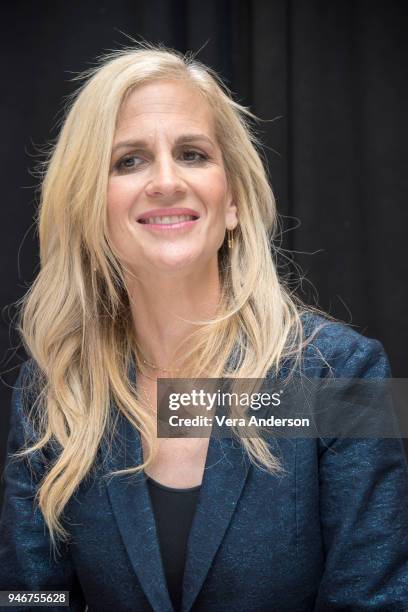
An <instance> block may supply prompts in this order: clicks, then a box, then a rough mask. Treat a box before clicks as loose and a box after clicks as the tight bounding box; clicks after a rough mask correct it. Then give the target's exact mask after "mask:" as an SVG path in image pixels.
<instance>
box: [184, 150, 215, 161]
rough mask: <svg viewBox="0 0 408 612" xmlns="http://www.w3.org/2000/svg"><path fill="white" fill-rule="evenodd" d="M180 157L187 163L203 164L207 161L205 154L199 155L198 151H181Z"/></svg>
mask: <svg viewBox="0 0 408 612" xmlns="http://www.w3.org/2000/svg"><path fill="white" fill-rule="evenodd" d="M181 156H182V158H183V161H185V162H188V163H195V162H204V161H207V160H208V159H209V158H208V155H206V154H205V153H199V152H198V151H194V150H190V149H189V150H186V151H183V152H182V154H181Z"/></svg>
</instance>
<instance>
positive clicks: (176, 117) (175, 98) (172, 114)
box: [116, 80, 215, 135]
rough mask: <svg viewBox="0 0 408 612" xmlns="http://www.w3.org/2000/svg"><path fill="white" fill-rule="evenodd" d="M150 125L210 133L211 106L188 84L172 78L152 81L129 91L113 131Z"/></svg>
mask: <svg viewBox="0 0 408 612" xmlns="http://www.w3.org/2000/svg"><path fill="white" fill-rule="evenodd" d="M153 124H154V125H156V126H157V124H159V125H161V126H163V127H164V126H165V127H177V126H180V128H182V129H184V128H186V127H188V126H190V127H192V128H194V127H196V128H199V129H200V130H205V131H207V132H208V133H209V134H210V135H214V127H215V126H214V117H213V112H212V109H211V107H210V105H209V104H208V102H207V101H206V100H205V99H204V97H203V96H202V95H201V94H200V92H199V91H198V90H197V89H196V88H195V87H193V86H192V85H190V84H188V83H184V82H181V81H172V80H168V81H167V80H166V81H165V80H162V81H154V82H152V83H147V84H145V85H141V86H140V87H137V88H136V89H134V90H133V91H131V92H130V93H129V95H128V96H127V98H126V100H125V101H124V103H123V104H122V107H121V109H120V112H119V116H118V122H117V126H116V132H117V133H120V132H123V131H125V130H127V129H131V128H132V127H133V126H134V127H138V128H139V129H140V128H143V126H145V127H146V128H148V127H149V126H152V125H153Z"/></svg>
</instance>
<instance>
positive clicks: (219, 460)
mask: <svg viewBox="0 0 408 612" xmlns="http://www.w3.org/2000/svg"><path fill="white" fill-rule="evenodd" d="M249 465H250V462H249V459H248V458H247V456H246V454H245V451H244V449H243V447H242V446H241V445H240V444H239V443H238V442H237V441H236V440H233V439H228V438H225V439H217V438H215V437H211V438H210V443H209V447H208V454H207V460H206V465H205V470H204V478H203V483H202V486H201V490H200V495H199V498H198V503H197V507H196V512H195V515H194V520H193V524H192V526H191V531H190V535H189V539H188V545H187V558H186V565H185V570H184V581H183V599H182V612H188V611H189V610H190V609H191V607H192V605H193V603H194V601H195V599H196V597H197V595H198V594H199V592H200V590H201V588H202V585H203V583H204V580H205V578H206V576H207V574H208V571H209V569H210V566H211V563H212V561H213V559H214V557H215V555H216V553H217V550H218V548H219V546H220V544H221V541H222V539H223V537H224V534H225V532H226V530H227V528H228V525H229V524H230V522H231V519H232V516H233V514H234V511H235V508H236V505H237V502H238V499H239V497H240V495H241V493H242V490H243V488H244V485H245V481H246V478H247V475H248V469H249Z"/></svg>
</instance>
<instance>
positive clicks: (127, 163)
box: [115, 155, 143, 172]
mask: <svg viewBox="0 0 408 612" xmlns="http://www.w3.org/2000/svg"><path fill="white" fill-rule="evenodd" d="M135 160H139V162H140V163H141V162H142V161H143V160H142V159H140V157H138V156H137V155H128V156H127V157H122V159H120V160H119V161H118V162H117V163H116V164H115V168H116V169H117V170H119V171H124V172H126V170H133V168H136V167H137V166H140V163H136V162H135Z"/></svg>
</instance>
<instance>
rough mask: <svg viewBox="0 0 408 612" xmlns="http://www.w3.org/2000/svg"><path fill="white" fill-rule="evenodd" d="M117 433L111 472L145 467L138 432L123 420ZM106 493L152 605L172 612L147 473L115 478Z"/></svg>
mask: <svg viewBox="0 0 408 612" xmlns="http://www.w3.org/2000/svg"><path fill="white" fill-rule="evenodd" d="M118 432H119V434H120V436H119V437H120V439H121V440H123V444H122V445H121V446H120V448H118V449H117V451H116V452H115V454H114V456H113V458H112V462H111V465H112V464H113V465H112V469H113V470H122V469H125V468H129V467H134V466H135V465H140V464H142V463H143V450H142V444H141V438H140V434H139V432H138V431H136V430H134V429H133V428H132V426H131V425H130V423H129V422H128V421H127V419H125V418H124V417H122V416H120V417H119V426H118ZM107 489H108V494H109V498H110V502H111V505H112V509H113V512H114V515H115V518H116V521H117V524H118V527H119V531H120V534H121V536H122V540H123V543H124V545H125V548H126V551H127V553H128V555H129V558H130V561H131V563H132V566H133V569H134V571H135V573H136V575H137V577H138V579H139V582H140V584H141V587H142V589H143V591H144V593H145V595H146V597H147V599H148V600H149V603H150V605H151V606H152V608H153V610H155V611H157V612H173V611H174V608H173V605H172V603H171V600H170V596H169V592H168V589H167V583H166V578H165V574H164V569H163V563H162V558H161V553H160V547H159V542H158V539H157V532H156V524H155V520H154V514H153V508H152V505H151V502H150V496H149V491H148V488H147V484H146V478H145V475H144V473H139V474H137V475H135V474H130V475H128V474H126V475H124V476H113V477H112V478H111V479H110V481H109V482H108V483H107Z"/></svg>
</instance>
